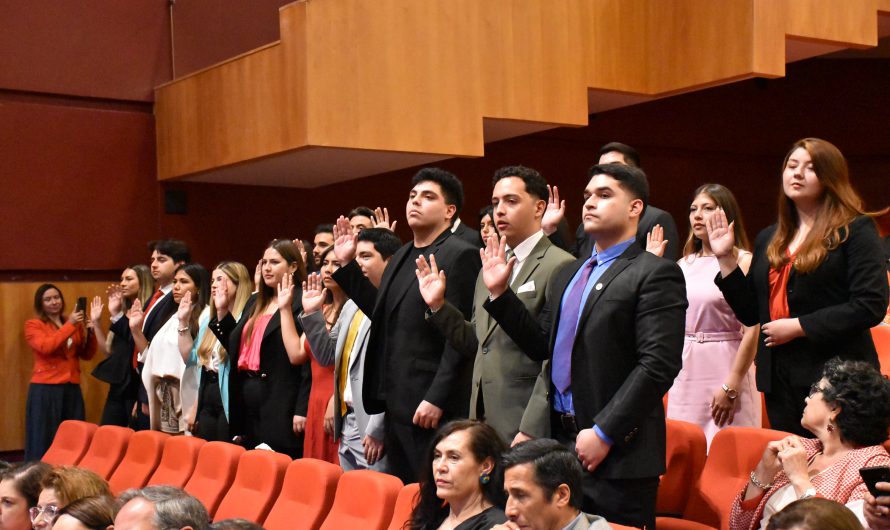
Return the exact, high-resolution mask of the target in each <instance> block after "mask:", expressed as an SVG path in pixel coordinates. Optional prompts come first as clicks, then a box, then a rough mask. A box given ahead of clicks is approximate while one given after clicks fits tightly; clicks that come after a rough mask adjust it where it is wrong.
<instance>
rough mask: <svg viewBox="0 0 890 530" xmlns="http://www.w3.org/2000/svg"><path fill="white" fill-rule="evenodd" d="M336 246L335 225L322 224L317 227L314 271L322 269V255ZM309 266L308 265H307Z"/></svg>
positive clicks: (313, 259)
mask: <svg viewBox="0 0 890 530" xmlns="http://www.w3.org/2000/svg"><path fill="white" fill-rule="evenodd" d="M333 244H334V225H332V224H322V225H318V226H316V227H315V236H314V238H313V239H312V263H313V264H314V265H315V267H314V268H313V270H318V269H320V268H321V253H322V252H324V250H325V249H326V248H328V247H329V246H331V245H333ZM307 265H308V264H307Z"/></svg>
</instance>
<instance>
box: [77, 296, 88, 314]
mask: <svg viewBox="0 0 890 530" xmlns="http://www.w3.org/2000/svg"><path fill="white" fill-rule="evenodd" d="M74 310H75V311H86V310H87V297H86V296H81V297H80V298H78V299H77V304H76V305H75V306H74Z"/></svg>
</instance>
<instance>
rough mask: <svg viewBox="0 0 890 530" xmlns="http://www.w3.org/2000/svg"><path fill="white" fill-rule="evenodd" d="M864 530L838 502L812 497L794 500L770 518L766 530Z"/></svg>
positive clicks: (847, 509)
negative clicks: (827, 529) (825, 529)
mask: <svg viewBox="0 0 890 530" xmlns="http://www.w3.org/2000/svg"><path fill="white" fill-rule="evenodd" d="M823 528H830V529H831V530H862V525H861V524H860V523H859V519H857V518H856V516H855V515H853V512H851V511H850V509H849V508H847V507H846V506H844V505H843V504H840V503H838V502H834V501H830V500H828V499H822V498H819V497H811V498H809V499H801V500H799V501H794V502H792V503H791V504H789V505H788V506H786V507H785V509H784V510H782V511H781V512H779V513H777V514H776V515H774V516H773V518H772V519H770V520H769V524H768V525H767V526H766V530H822V529H823Z"/></svg>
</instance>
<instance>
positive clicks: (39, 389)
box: [25, 283, 96, 461]
mask: <svg viewBox="0 0 890 530" xmlns="http://www.w3.org/2000/svg"><path fill="white" fill-rule="evenodd" d="M85 310H86V299H85V298H84V299H83V306H79V307H76V308H75V310H74V311H72V312H71V313H70V314H69V315H68V316H67V317H66V316H65V298H64V297H63V296H62V291H61V290H60V289H59V288H58V287H56V286H55V285H53V284H51V283H45V284H43V285H41V286H40V287H38V288H37V291H36V292H35V293H34V311H35V313H37V318H32V319H30V320H28V321H26V322H25V340H26V341H27V342H28V346H30V347H31V351H32V353H33V354H34V371H33V375H32V376H31V384H30V385H29V386H28V400H27V403H26V405H25V460H26V461H30V460H40V458H41V457H43V454H44V453H45V452H46V450H47V449H49V446H50V444H51V443H52V441H53V437H55V435H56V430H57V429H58V428H59V425H60V424H61V423H62V422H63V421H65V420H83V419H84V417H85V416H84V405H83V394H82V393H81V391H80V360H81V359H84V360H89V359H92V357H93V355H95V353H96V337H95V335H93V333H92V332H91V330H90V329H89V328H90V327H91V324H90V323H85V319H84V313H85Z"/></svg>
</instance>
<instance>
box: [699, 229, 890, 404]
mask: <svg viewBox="0 0 890 530" xmlns="http://www.w3.org/2000/svg"><path fill="white" fill-rule="evenodd" d="M775 232H776V225H773V226H770V227H768V228H766V229H765V230H763V231H762V232H760V234H758V236H757V239H756V240H755V243H754V257H753V258H752V261H751V268H750V269H749V271H748V275H747V276H745V274H744V273H743V272H742V271H741V269H739V268H736V270H735V271H733V272H732V274H730V275H729V276H727V277H726V278H721V276H720V274H717V278H716V279H715V283H716V284H717V286H718V287H719V288H720V291H721V292H722V293H723V296H724V297H725V298H726V301H727V302H729V305H730V306H731V307H732V310H733V311H734V312H735V314H736V316H737V317H738V319H739V320H740V321H741V322H742V323H743V324H745V325H746V326H753V325H754V324H766V323H767V322H770V321H771V320H772V319H771V318H770V314H769V268H770V265H769V260H768V259H767V256H766V249H767V246H768V245H769V242H770V240H771V239H772V237H773V234H775ZM787 296H788V309H789V310H790V316H791V318H798V319H800V325H801V327H802V328H803V330H804V332H805V333H806V336H805V337H801V338H798V339H795V340H793V341H791V342H788V343H786V344H782V345H781V346H776V347H774V348H767V347H766V346H765V345H764V343H763V338H764V335H763V333H761V334H760V339H759V340H758V341H757V357H756V363H757V388H758V389H759V390H760V391H762V392H770V391H771V388H772V374H773V370H774V368H775V367H776V366H778V365H779V363H787V364H785V366H793V367H794V369H793V370H790V371H789V372H790V374H791V384H793V385H795V386H806V385H809V384H811V383H813V382H814V381H817V380H818V379H819V378H820V377H821V374H822V365H824V364H825V361H827V360H828V359H831V358H832V357H835V356H838V357H841V358H842V359H850V360H857V361H866V362H868V363H870V364H872V365H874V366H875V367H878V358H877V353H876V352H875V345H874V342H873V341H872V338H871V333H870V332H869V328H871V327H873V326H876V325H878V324H879V323H880V322H881V320H882V319H883V318H884V315H885V314H886V311H887V296H888V295H887V273H886V269H885V265H884V260H883V257H882V254H881V244H880V240H879V239H878V232H877V229H876V228H875V224H874V222H873V221H872V220H871V219H870V218H868V217H865V216H861V217H858V218H856V219H855V220H854V221H853V222H852V223H850V227H849V232H848V236H847V238H846V241H844V242H843V243H841V244H840V245H839V246H838V247H837V248H836V249H834V250H831V251H829V252H828V257H827V258H826V259H825V261H823V262H822V264H821V265H819V267H817V268H816V270H814V271H812V272H810V273H807V274H801V273H798V272H796V271H794V269H793V268H792V269H791V275H790V277H789V279H788V292H787Z"/></svg>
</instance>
